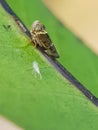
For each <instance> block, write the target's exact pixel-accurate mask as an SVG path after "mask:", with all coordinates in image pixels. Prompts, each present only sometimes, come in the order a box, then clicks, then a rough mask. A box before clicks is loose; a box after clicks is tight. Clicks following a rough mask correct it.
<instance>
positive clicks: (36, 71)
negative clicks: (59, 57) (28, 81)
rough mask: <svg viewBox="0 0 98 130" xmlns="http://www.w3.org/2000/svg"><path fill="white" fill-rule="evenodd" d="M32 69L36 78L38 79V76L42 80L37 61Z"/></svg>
mask: <svg viewBox="0 0 98 130" xmlns="http://www.w3.org/2000/svg"><path fill="white" fill-rule="evenodd" d="M32 69H33V72H34V73H35V77H36V78H37V76H39V78H40V79H42V75H41V72H40V69H39V66H38V63H37V62H36V61H34V62H33V63H32ZM33 72H32V73H33Z"/></svg>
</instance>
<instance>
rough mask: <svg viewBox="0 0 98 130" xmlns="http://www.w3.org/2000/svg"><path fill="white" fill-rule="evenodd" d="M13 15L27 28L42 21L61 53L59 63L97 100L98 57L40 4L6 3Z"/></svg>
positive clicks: (31, 1)
mask: <svg viewBox="0 0 98 130" xmlns="http://www.w3.org/2000/svg"><path fill="white" fill-rule="evenodd" d="M7 1H8V2H9V4H10V5H11V7H12V9H13V10H14V11H15V12H16V14H17V15H18V16H19V17H20V18H21V19H22V20H23V22H24V23H25V25H26V26H27V27H28V28H30V26H31V24H32V22H33V21H34V20H36V19H39V20H40V21H42V22H43V23H44V24H45V25H46V27H47V30H48V32H49V34H50V35H51V38H52V39H53V42H54V44H55V45H56V47H57V50H58V51H59V53H60V59H59V61H60V62H61V63H62V64H63V65H64V66H65V67H66V68H67V69H68V70H69V71H70V72H71V73H72V74H73V75H74V76H75V77H76V78H77V79H78V80H79V81H80V82H81V83H82V84H83V85H84V86H86V87H87V88H88V89H89V90H90V91H91V92H92V93H93V94H94V95H96V96H97V97H98V87H97V86H98V80H97V77H98V69H97V68H98V56H96V55H95V54H94V53H93V52H92V51H91V50H90V49H88V48H87V47H86V46H85V45H84V43H83V42H82V41H81V40H79V39H78V38H77V37H75V36H74V34H72V33H71V32H70V31H69V30H68V29H67V28H65V27H64V26H62V25H61V24H60V23H59V22H58V20H57V19H55V18H54V16H53V15H51V13H50V12H49V11H48V10H47V9H46V8H45V6H44V5H43V4H42V3H41V1H40V0H36V1H33V0H29V2H27V1H26V0H21V1H20V0H17V3H16V1H13V0H7Z"/></svg>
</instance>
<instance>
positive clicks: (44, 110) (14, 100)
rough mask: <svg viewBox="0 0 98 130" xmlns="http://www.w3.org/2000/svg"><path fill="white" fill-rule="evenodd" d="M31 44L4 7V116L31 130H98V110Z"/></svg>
mask: <svg viewBox="0 0 98 130" xmlns="http://www.w3.org/2000/svg"><path fill="white" fill-rule="evenodd" d="M13 2H14V1H13ZM20 2H21V1H20ZM25 2H26V1H25ZM25 2H23V3H25ZM29 2H30V1H29ZM37 2H38V1H37ZM23 3H22V5H21V4H20V5H21V6H23ZM35 3H36V2H35ZM33 4H34V3H33ZM40 4H41V3H40ZM42 7H43V6H42ZM27 9H28V10H29V9H30V8H27ZM33 9H36V8H33ZM25 10H26V9H25ZM45 10H46V9H45ZM35 11H36V10H35ZM44 12H45V13H46V11H44ZM47 12H48V11H47ZM28 17H29V16H28ZM50 17H51V15H50ZM54 23H55V21H54ZM8 25H10V28H9V26H8ZM53 33H54V32H53ZM51 34H52V33H51ZM29 42H30V40H29V39H28V38H27V36H26V35H25V34H23V33H22V32H21V30H20V29H19V27H18V26H17V25H16V23H15V22H14V21H13V19H12V17H11V16H9V15H8V14H7V13H6V12H5V11H4V9H3V8H2V7H1V6H0V113H1V114H2V115H3V116H5V117H7V118H9V119H10V120H12V121H13V122H15V123H16V124H17V125H20V126H21V127H23V128H24V129H27V130H33V129H34V130H47V129H48V130H65V129H66V130H73V129H77V128H78V130H85V129H86V130H92V129H93V130H97V129H98V109H97V107H96V106H95V105H93V104H92V103H91V102H90V101H89V100H88V99H87V98H86V97H85V96H84V95H83V94H82V93H81V92H80V91H79V90H77V89H76V88H75V86H73V85H72V84H71V83H69V81H68V80H66V79H64V78H63V77H62V76H61V75H60V74H59V73H58V72H57V71H56V70H55V69H54V68H53V67H52V66H51V65H50V63H48V61H47V60H46V59H45V58H44V57H43V56H42V55H41V54H40V52H38V51H37V50H36V49H35V48H34V47H33V46H26V45H27V44H29ZM23 45H24V47H22V46H23ZM35 61H36V62H37V63H38V65H39V69H40V73H41V76H42V79H41V78H40V75H39V74H36V73H35V72H34V69H33V68H32V63H34V62H35Z"/></svg>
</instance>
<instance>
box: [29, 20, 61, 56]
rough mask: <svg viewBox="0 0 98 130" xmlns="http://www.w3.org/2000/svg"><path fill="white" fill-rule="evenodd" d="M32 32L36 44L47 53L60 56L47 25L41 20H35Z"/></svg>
mask: <svg viewBox="0 0 98 130" xmlns="http://www.w3.org/2000/svg"><path fill="white" fill-rule="evenodd" d="M30 33H31V36H32V41H33V42H34V44H35V46H37V45H39V46H40V47H42V48H43V50H44V51H45V52H46V54H47V55H49V56H51V57H53V58H59V54H58V52H57V50H56V48H55V46H54V44H53V43H52V41H51V39H50V37H49V35H48V33H47V31H46V30H45V26H44V25H43V24H42V23H41V22H40V21H38V20H36V21H34V23H33V24H32V27H31V30H30Z"/></svg>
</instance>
